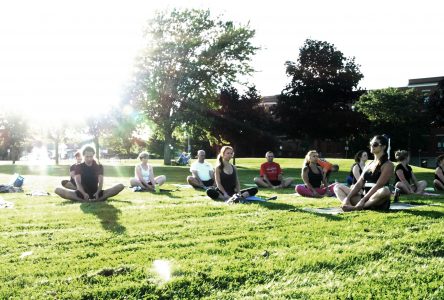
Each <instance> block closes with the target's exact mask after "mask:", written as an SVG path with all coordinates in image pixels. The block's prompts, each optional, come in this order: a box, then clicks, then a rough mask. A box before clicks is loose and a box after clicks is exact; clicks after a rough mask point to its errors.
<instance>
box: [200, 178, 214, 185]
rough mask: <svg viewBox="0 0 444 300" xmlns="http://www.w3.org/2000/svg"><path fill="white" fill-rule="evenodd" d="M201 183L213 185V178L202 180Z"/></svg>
mask: <svg viewBox="0 0 444 300" xmlns="http://www.w3.org/2000/svg"><path fill="white" fill-rule="evenodd" d="M202 183H203V184H204V186H212V185H214V180H213V179H210V180H202Z"/></svg>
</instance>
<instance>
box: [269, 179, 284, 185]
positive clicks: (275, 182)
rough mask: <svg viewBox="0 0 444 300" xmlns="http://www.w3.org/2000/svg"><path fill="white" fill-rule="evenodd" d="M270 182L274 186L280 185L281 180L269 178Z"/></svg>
mask: <svg viewBox="0 0 444 300" xmlns="http://www.w3.org/2000/svg"><path fill="white" fill-rule="evenodd" d="M270 183H271V184H272V185H274V186H278V185H281V183H282V182H281V181H280V180H270Z"/></svg>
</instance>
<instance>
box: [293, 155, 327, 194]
mask: <svg viewBox="0 0 444 300" xmlns="http://www.w3.org/2000/svg"><path fill="white" fill-rule="evenodd" d="M318 158H319V154H318V152H317V151H316V150H310V151H308V152H307V155H305V159H304V164H303V166H302V172H301V177H302V180H304V184H298V185H296V187H295V191H296V193H298V194H299V195H301V196H304V197H315V198H321V197H324V196H333V195H334V194H333V187H334V186H335V184H334V183H333V184H331V185H330V186H329V185H328V182H327V177H326V176H325V174H324V171H323V170H322V168H321V166H319V165H318Z"/></svg>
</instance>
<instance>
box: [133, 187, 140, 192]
mask: <svg viewBox="0 0 444 300" xmlns="http://www.w3.org/2000/svg"><path fill="white" fill-rule="evenodd" d="M133 191H134V192H141V191H142V187H140V186H135V187H133Z"/></svg>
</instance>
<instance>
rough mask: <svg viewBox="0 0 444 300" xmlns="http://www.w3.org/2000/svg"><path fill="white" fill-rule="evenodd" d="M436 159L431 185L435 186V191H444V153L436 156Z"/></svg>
mask: <svg viewBox="0 0 444 300" xmlns="http://www.w3.org/2000/svg"><path fill="white" fill-rule="evenodd" d="M436 160H437V163H438V167H437V168H436V170H435V180H433V186H434V187H435V191H444V154H442V155H440V156H438V158H437V159H436Z"/></svg>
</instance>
